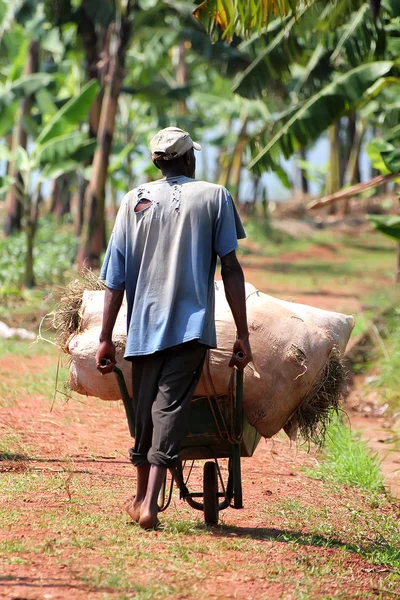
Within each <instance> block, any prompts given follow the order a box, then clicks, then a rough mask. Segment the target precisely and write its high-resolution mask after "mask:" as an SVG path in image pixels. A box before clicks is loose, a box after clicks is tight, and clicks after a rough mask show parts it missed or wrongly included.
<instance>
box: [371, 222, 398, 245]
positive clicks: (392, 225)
mask: <svg viewBox="0 0 400 600" xmlns="http://www.w3.org/2000/svg"><path fill="white" fill-rule="evenodd" d="M368 220H369V222H370V223H371V224H372V225H373V226H374V227H375V229H376V230H377V231H380V232H381V233H384V234H385V235H387V236H388V237H390V238H391V239H393V240H396V242H400V216H398V215H368Z"/></svg>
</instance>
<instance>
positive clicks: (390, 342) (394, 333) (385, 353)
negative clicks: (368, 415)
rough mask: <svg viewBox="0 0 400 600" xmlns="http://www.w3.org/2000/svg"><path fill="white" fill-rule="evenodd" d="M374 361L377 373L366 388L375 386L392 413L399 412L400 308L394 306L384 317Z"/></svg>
mask: <svg viewBox="0 0 400 600" xmlns="http://www.w3.org/2000/svg"><path fill="white" fill-rule="evenodd" d="M377 335H378V336H379V337H380V339H379V342H380V343H379V344H377V346H378V352H379V353H378V357H377V361H376V373H377V375H376V376H375V377H374V378H373V379H372V380H371V382H370V384H369V386H368V388H369V389H371V388H376V389H377V390H378V391H379V396H380V399H381V402H382V403H385V402H387V403H388V404H389V407H390V410H391V412H392V414H394V415H398V416H399V413H400V309H398V308H395V309H393V310H392V311H391V313H390V314H389V315H388V316H387V317H386V319H385V323H384V326H383V327H382V328H381V332H380V333H379V332H377Z"/></svg>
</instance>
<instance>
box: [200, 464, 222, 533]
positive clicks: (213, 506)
mask: <svg viewBox="0 0 400 600" xmlns="http://www.w3.org/2000/svg"><path fill="white" fill-rule="evenodd" d="M203 501H204V521H205V523H207V525H217V524H218V515H219V506H218V472H217V465H216V464H215V462H213V461H208V462H206V463H205V465H204V471H203Z"/></svg>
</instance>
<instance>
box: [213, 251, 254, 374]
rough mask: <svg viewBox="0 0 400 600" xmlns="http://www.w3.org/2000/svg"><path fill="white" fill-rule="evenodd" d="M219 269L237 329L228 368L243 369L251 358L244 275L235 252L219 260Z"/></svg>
mask: <svg viewBox="0 0 400 600" xmlns="http://www.w3.org/2000/svg"><path fill="white" fill-rule="evenodd" d="M221 267H222V268H221V275H222V281H223V282H224V287H225V295H226V299H227V301H228V304H229V306H230V309H231V311H232V315H233V318H234V320H235V324H236V329H237V339H236V342H235V344H234V347H233V354H232V358H231V361H230V363H229V366H230V367H234V366H236V367H238V369H244V367H245V366H246V365H247V363H249V362H250V361H251V360H253V357H252V354H251V348H250V343H249V330H248V327H247V315H246V295H245V289H244V275H243V271H242V267H241V266H240V264H239V261H238V259H237V257H236V252H235V251H233V252H230V253H229V254H227V255H226V256H223V257H222V258H221ZM238 352H243V354H244V358H243V359H239V358H238V356H237V353H238Z"/></svg>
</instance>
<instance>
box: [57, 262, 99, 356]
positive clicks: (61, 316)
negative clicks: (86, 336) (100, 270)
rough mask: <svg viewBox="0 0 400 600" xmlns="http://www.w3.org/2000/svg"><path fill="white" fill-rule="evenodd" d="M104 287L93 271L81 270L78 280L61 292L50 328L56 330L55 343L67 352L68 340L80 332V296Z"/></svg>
mask: <svg viewBox="0 0 400 600" xmlns="http://www.w3.org/2000/svg"><path fill="white" fill-rule="evenodd" d="M104 289H105V285H104V283H103V281H101V280H100V279H99V278H98V276H97V275H95V273H93V271H91V270H90V269H85V268H84V269H82V270H81V271H79V279H74V280H73V281H71V283H69V284H68V286H67V287H66V288H65V290H63V292H62V297H61V299H60V300H59V302H58V304H57V307H56V309H55V311H54V312H53V313H52V317H53V318H52V328H53V329H55V330H56V342H57V345H58V346H59V347H60V348H61V350H62V351H63V352H65V353H66V354H68V352H67V344H68V340H69V338H70V337H71V335H72V334H74V333H79V332H80V326H81V306H82V296H83V292H84V291H85V290H104Z"/></svg>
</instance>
